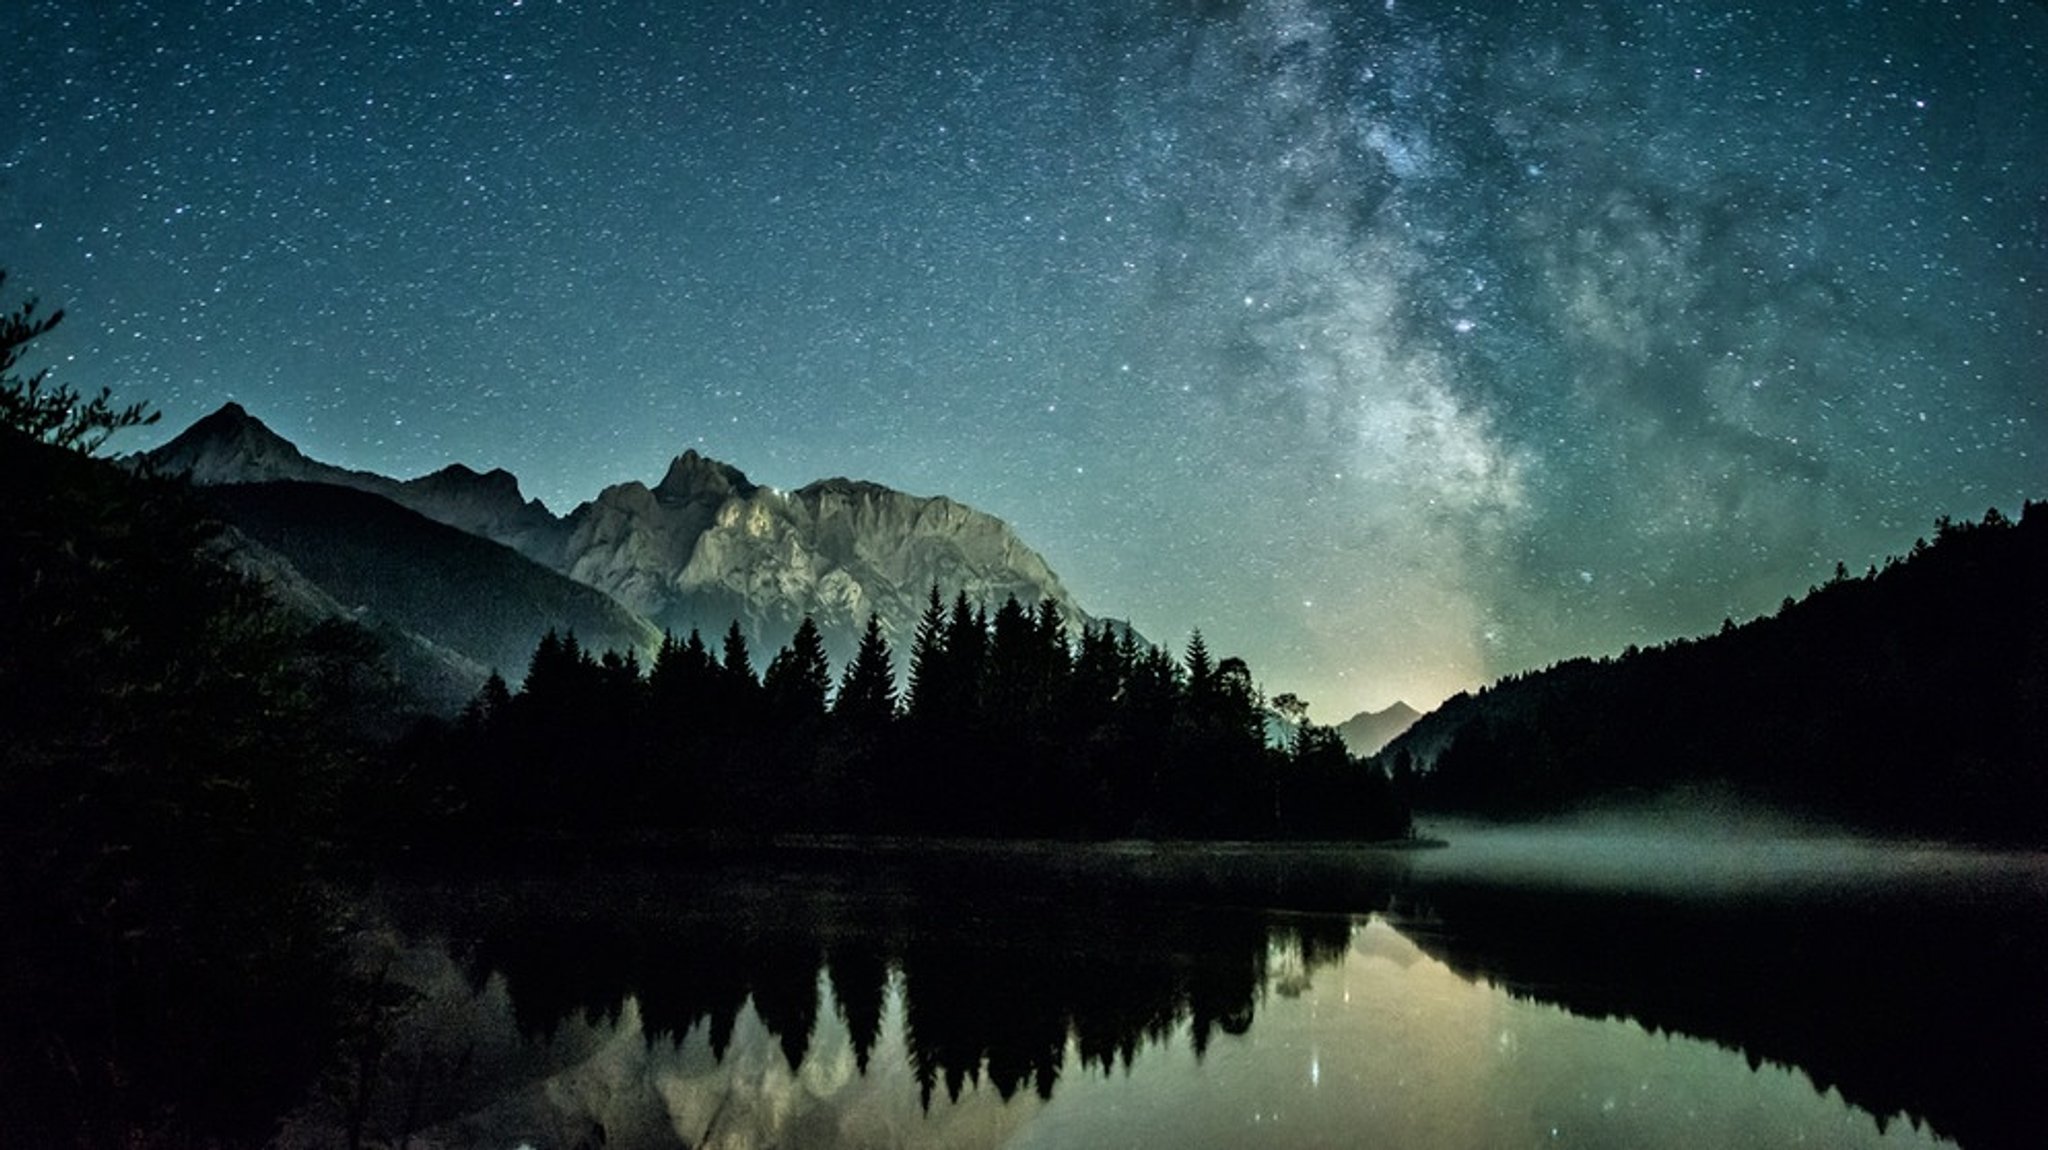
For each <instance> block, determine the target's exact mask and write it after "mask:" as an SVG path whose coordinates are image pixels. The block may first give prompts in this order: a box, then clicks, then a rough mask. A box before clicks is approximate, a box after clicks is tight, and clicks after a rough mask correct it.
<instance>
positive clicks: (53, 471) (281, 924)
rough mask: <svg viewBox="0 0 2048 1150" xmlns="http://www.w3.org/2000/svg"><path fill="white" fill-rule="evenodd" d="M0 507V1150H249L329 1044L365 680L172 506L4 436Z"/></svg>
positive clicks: (350, 637)
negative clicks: (341, 849) (329, 864)
mask: <svg viewBox="0 0 2048 1150" xmlns="http://www.w3.org/2000/svg"><path fill="white" fill-rule="evenodd" d="M0 490H5V491H6V492H7V493H8V495H7V497H6V499H4V500H0V539H4V540H6V541H7V546H6V547H5V549H4V551H0V633H4V634H5V635H6V641H5V643H4V644H0V699H4V700H5V704H4V707H0V923H4V924H5V929H6V933H7V937H8V939H9V944H8V946H7V947H6V948H5V957H4V959H0V962H4V971H0V1129H4V1130H5V1131H6V1132H7V1139H8V1142H9V1144H10V1145H25V1146H35V1145H46V1144H47V1145H74V1146H116V1145H122V1146H126V1145H134V1144H147V1145H159V1144H162V1145H178V1144H183V1143H187V1142H192V1143H206V1142H215V1141H225V1142H227V1143H229V1144H240V1143H256V1142H260V1141H262V1140H263V1139H264V1138H266V1137H267V1136H268V1135H269V1133H270V1131H269V1130H268V1129H266V1128H265V1126H264V1125H263V1124H265V1123H267V1122H268V1120H269V1116H270V1115H275V1114H277V1113H280V1112H282V1111H283V1110H284V1109H286V1108H287V1107H288V1106H289V1105H290V1104H291V1103H292V1102H293V1101H294V1100H295V1099H296V1098H297V1097H299V1096H300V1095H301V1094H302V1093H303V1092H304V1091H305V1090H306V1088H307V1087H308V1085H309V1083H310V1082H311V1081H312V1079H313V1077H314V1075H315V1074H316V1073H317V1072H318V1071H319V1070H320V1069H321V1068H322V1066H323V1065H324V1063H325V1061H326V1059H327V1057H328V1055H329V1052H330V1051H331V1049H332V1044H333V1040H334V1036H335V1034H336V1026H337V1023H336V1021H335V1019H336V1017H337V1016H336V1014H335V1007H336V1004H337V1002H338V998H337V995H338V993H339V991H340V989H341V983H340V980H339V975H338V970H339V966H338V963H337V959H338V955H337V953H336V951H335V945H336V940H337V935H336V933H335V929H334V926H335V924H334V922H333V921H332V915H331V912H330V909H329V904H328V902H327V901H326V899H325V896H324V895H323V894H322V890H323V887H322V884H321V883H320V882H319V881H318V877H319V873H320V872H319V868H320V864H321V861H322V857H323V853H324V849H325V846H326V844H327V843H329V842H330V841H331V839H332V836H333V835H334V834H335V833H336V832H337V830H338V829H339V828H338V818H337V816H338V813H339V812H341V811H343V810H345V809H346V808H347V806H348V805H349V802H350V798H351V792H350V789H349V786H348V781H349V779H350V777H351V773H352V770H353V767H354V763H355V759H354V757H353V756H352V754H351V753H350V751H349V750H348V748H349V747H350V745H351V739H350V734H349V729H348V728H349V727H350V722H349V718H350V711H351V704H350V702H349V701H348V700H349V697H350V695H351V693H352V692H354V691H356V690H357V689H358V688H359V687H360V685H361V683H362V681H363V679H364V678H365V677H366V676H370V675H371V674H372V673H371V672H369V671H366V670H365V666H366V660H368V659H370V658H371V653H370V652H367V651H366V650H365V649H364V646H363V636H362V634H361V632H359V631H357V630H355V629H352V628H349V627H346V626H342V625H329V626H325V627H311V628H309V627H307V626H306V625H304V624H302V623H299V622H297V621H295V620H293V619H291V618H289V617H286V616H284V615H283V614H281V613H279V612H278V611H276V610H274V609H272V608H271V607H270V605H269V604H268V603H267V602H266V601H265V599H264V598H263V596H262V595H261V594H260V592H258V591H257V590H256V589H255V588H253V587H251V586H250V585H248V584H246V583H244V582H243V581H242V580H240V579H238V578H236V577H235V576H233V575H231V574H230V573H228V572H227V571H226V570H225V569H224V568H222V567H220V566H218V565H216V564H214V563H212V562H210V561H208V559H207V558H206V556H207V545H208V544H209V542H210V540H211V538H212V536H213V529H212V528H210V527H209V526H208V524H207V522H206V520H205V519H204V518H203V517H202V516H201V515H200V514H198V509H197V505H196V503H195V501H194V500H193V499H192V497H191V495H190V493H189V492H188V491H187V490H186V489H185V488H184V487H183V486H182V485H180V484H175V483H169V482H164V481H156V480H148V479H138V478H136V477H133V476H130V475H127V474H125V473H123V472H121V471H119V470H117V469H116V468H114V467H113V466H112V465H110V464H106V463H103V462H100V461H97V460H92V459H88V458H86V457H85V456H84V455H83V454H81V453H78V452H75V451H65V450H62V449H59V448H56V447H52V446H48V445H46V444H44V443H41V442H38V441H36V440H34V439H31V438H30V437H28V436H25V435H23V434H21V433H20V432H19V431H18V430H17V429H15V428H13V427H6V428H0ZM252 1116H262V1117H261V1118H257V1119H254V1120H253V1121H252Z"/></svg>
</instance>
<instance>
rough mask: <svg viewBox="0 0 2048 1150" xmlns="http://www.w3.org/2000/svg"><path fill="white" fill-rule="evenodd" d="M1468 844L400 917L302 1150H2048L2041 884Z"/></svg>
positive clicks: (2040, 878)
mask: <svg viewBox="0 0 2048 1150" xmlns="http://www.w3.org/2000/svg"><path fill="white" fill-rule="evenodd" d="M1453 838H1454V840H1456V841H1459V842H1460V843H1461V844H1462V845H1459V846H1454V847H1452V848H1450V849H1448V850H1442V851H1419V852H1396V853H1374V852H1361V851H1354V850H1336V849H1331V850H1297V849H1271V848H1240V849H1235V850H1233V849H1227V848H1226V849H1215V848H1149V847H1108V848H1079V847H1038V848H1014V849H1004V850H990V849H978V848H964V847H963V848H955V849H946V850H936V851H934V850H928V849H918V850H913V849H909V848H902V849H890V848H886V847H883V848H876V847H873V846H861V847H854V846H852V845H849V844H810V845H809V846H808V847H807V848H806V849H799V850H784V851H776V852H756V853H752V854H749V855H747V856H745V857H739V856H733V857H721V858H718V859H716V860H699V861H697V862H696V863H694V864H692V865H689V866H663V867H660V868H645V867H642V868H621V867H605V868H592V869H589V870H586V871H583V872H581V873H578V874H575V875H560V874H554V875H541V876H529V877H525V878H520V879H507V878H504V877H496V878H492V879H490V880H488V881H483V880H478V881H465V882H439V883H433V884H428V883H408V884H394V885H393V886H392V888H391V889H390V890H389V891H388V892H387V894H386V897H385V899H384V906H383V909H382V912H381V913H382V919H381V925H380V926H379V927H378V928H377V929H375V930H372V931H369V932H366V933H365V936H364V937H363V939H362V940H361V941H360V944H359V946H360V952H361V956H362V961H363V962H364V964H365V966H366V968H367V969H373V970H377V971H381V972H383V974H384V976H385V978H386V981H387V983H388V985H389V986H390V988H391V990H392V993H391V994H389V995H388V996H387V998H388V1000H389V1002H390V1006H389V1008H388V1010H387V1012H386V1015H385V1018H384V1020H383V1021H384V1025H383V1026H382V1027H380V1028H379V1029H378V1031H377V1033H378V1034H379V1035H381V1038H380V1039H379V1040H378V1041H375V1042H370V1043H366V1044H365V1045H364V1046H363V1047H362V1048H361V1050H360V1051H359V1054H358V1056H357V1058H356V1059H355V1064H354V1066H353V1067H352V1070H351V1072H350V1073H349V1074H347V1075H344V1076H343V1079H344V1081H341V1082H338V1083H337V1084H336V1086H335V1087H334V1088H332V1089H331V1090H330V1091H329V1092H328V1096H327V1097H326V1099H325V1100H324V1101H322V1102H321V1103H319V1104H316V1105H315V1106H314V1107H312V1108H311V1109H309V1110H308V1111H307V1112H306V1113H305V1114H303V1115H301V1116H299V1118H298V1119H297V1120H296V1122H295V1124H294V1125H293V1127H292V1128H291V1130H290V1131H289V1133H288V1137H287V1141H288V1142H296V1143H299V1144H306V1145H320V1144H328V1145H336V1144H342V1143H344V1142H345V1141H346V1131H347V1130H348V1129H349V1128H350V1126H351V1125H356V1126H357V1127H358V1129H359V1130H360V1132H361V1134H362V1136H363V1140H364V1142H366V1143H368V1144H386V1145H389V1144H396V1143H398V1142H401V1141H403V1140H404V1139H405V1138H407V1137H411V1138H413V1143H412V1144H414V1145H440V1146H504V1147H514V1146H519V1145H530V1146H533V1147H544V1146H563V1147H571V1146H591V1147H596V1146H599V1145H603V1146H613V1147H616V1146H650V1147H652V1146H732V1147H751V1146H1046V1147H1052V1146H1080V1145H1089V1146H1097V1145H1119V1146H1173V1147H1203V1146H1244V1145H1261V1146H1353V1145H1391V1146H1424V1147H1428V1146H1444V1147H1452V1146H1487V1147H1493V1146H1539V1145H1540V1146H1560V1145H1561V1146H1615V1147H1658V1146H1737V1145H1740V1146H1763V1145H1805V1146H1877V1145H1886V1146H1902V1145H1929V1144H1955V1143H1960V1144H1962V1145H1965V1146H2006V1145H2010V1146H2020V1145H2036V1144H2039V1136H2038V1134H2034V1133H2032V1132H2031V1131H2030V1129H2029V1128H2028V1127H2029V1123H2030V1121H2031V1115H2032V1106H2031V1104H2030V1103H2029V1102H2028V1099H2029V1098H2030V1097H2031V1092H2032V1089H2033V1088H2034V1086H2035V1085H2036V1084H2038V1083H2039V1082H2040V1081H2043V1079H2042V1078H2041V1075H2042V1073H2043V1072H2044V1069H2048V1067H2044V1061H2043V1056H2042V1054H2041V1052H2040V1050H2039V1046H2040V1043H2041V1040H2042V1039H2043V1037H2044V1035H2048V1009H2044V1007H2043V1004H2042V998H2043V996H2042V995H2041V993H2040V991H2039V988H2038V986H2037V978H2038V974H2039V972H2040V970H2041V969H2042V967H2041V965H2040V963H2041V962H2042V961H2043V959H2044V957H2048V946H2044V941H2043V940H2044V937H2048V929H2044V920H2048V865H2044V864H2043V862H2042V860H2041V859H2040V858H2038V857H2035V856H2024V855H2001V854H1991V853H1976V854H1972V853H1968V852H1955V851H1937V850H1922V851H1907V850H1901V849H1897V848H1890V849H1883V850H1879V849H1875V848H1870V847H1865V846H1861V845H1858V844H1854V843H1846V842H1815V841H1804V842H1790V841H1775V840H1774V841H1769V842H1765V841H1761V840H1753V841H1749V842H1745V843H1739V844H1729V843H1722V844H1719V845H1717V846H1715V847H1711V848H1709V847H1691V848H1685V849H1680V848H1678V847H1677V846H1675V845H1672V846H1670V847H1669V849H1668V850H1666V851H1665V852H1664V854H1663V856H1662V857H1663V859H1664V862H1665V863H1666V864H1667V865H1666V866H1664V867H1662V868H1647V867H1644V866H1642V865H1641V864H1640V863H1638V864H1636V865H1632V866H1631V865H1622V864H1621V860H1624V859H1626V858H1627V857H1629V856H1632V855H1633V856H1635V857H1637V858H1641V857H1643V856H1641V855H1640V853H1639V852H1640V851H1641V850H1642V849H1643V848H1644V847H1645V846H1646V845H1647V844H1645V843H1642V842H1637V843H1633V844H1625V845H1622V846H1617V844H1616V843H1615V842H1614V840H1612V839H1608V840H1603V841H1601V842H1598V843H1596V842H1593V841H1590V840H1587V841H1579V842H1575V843H1566V842H1565V841H1563V840H1557V839H1552V840H1550V841H1549V842H1547V843H1546V842H1543V841H1539V840H1537V839H1534V838H1528V837H1523V838H1515V837H1512V836H1492V835H1487V834H1475V833H1472V832H1470V831H1464V830H1462V829H1461V831H1460V833H1459V834H1456V835H1453ZM1667 845H1668V844H1667ZM1567 846H1569V848H1570V849H1568V850H1567V849H1565V848H1566V847H1567ZM1600 849H1608V850H1612V851H1616V852H1618V853H1612V854H1608V855H1602V854H1601V853H1600ZM1653 857H1654V856H1653ZM1603 859H1604V860H1606V861H1603ZM1880 1116H1882V1118H1880Z"/></svg>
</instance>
